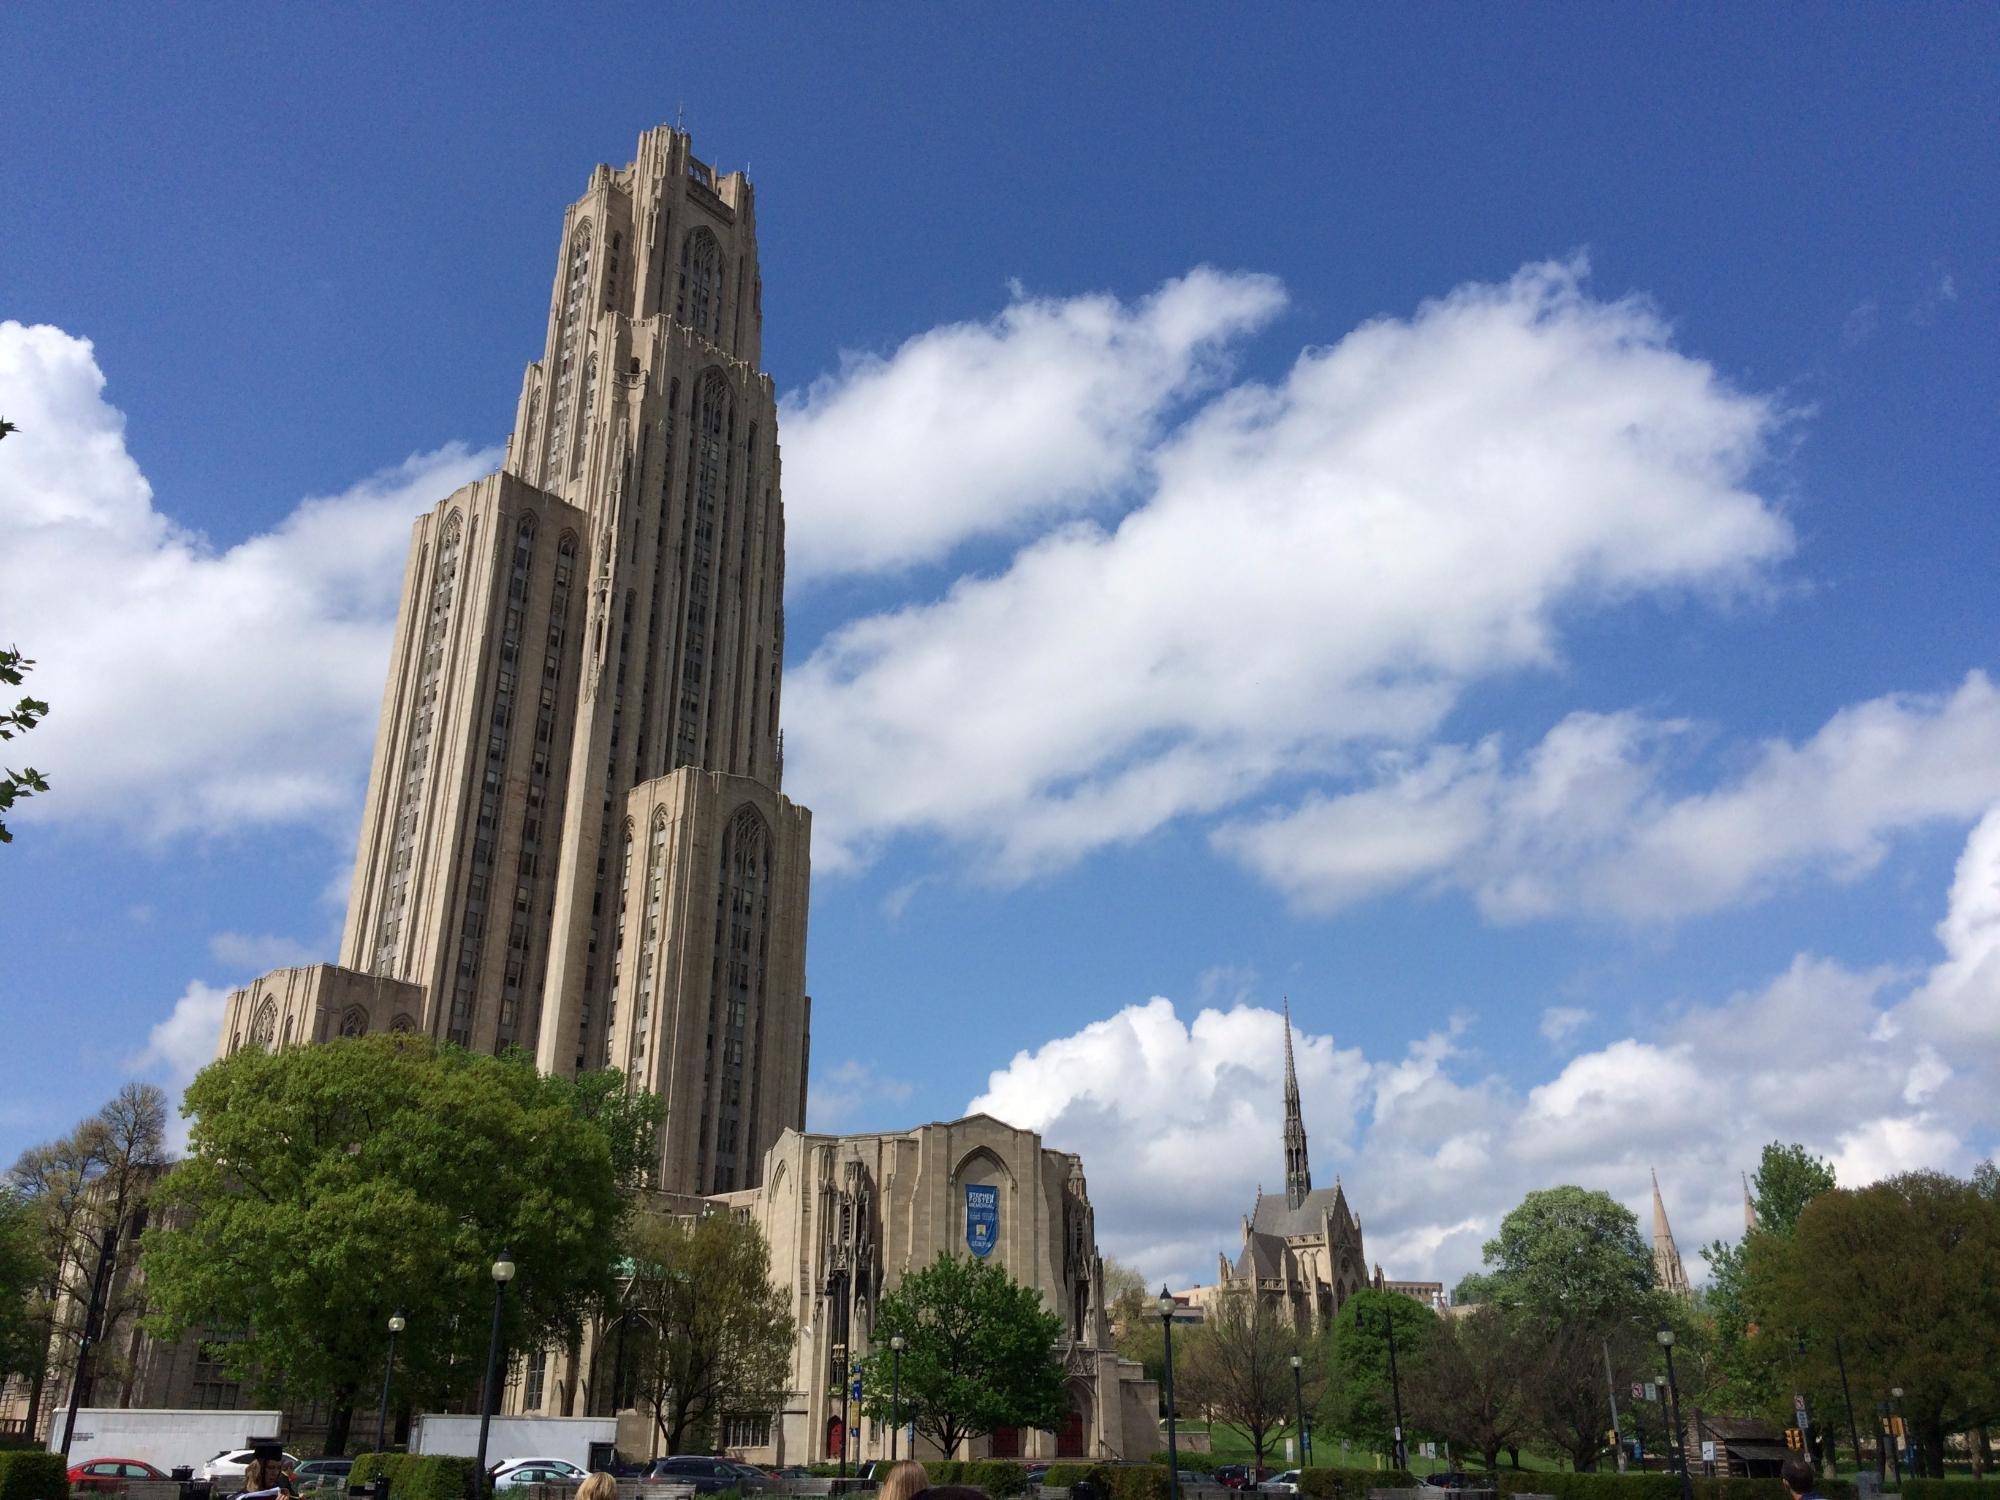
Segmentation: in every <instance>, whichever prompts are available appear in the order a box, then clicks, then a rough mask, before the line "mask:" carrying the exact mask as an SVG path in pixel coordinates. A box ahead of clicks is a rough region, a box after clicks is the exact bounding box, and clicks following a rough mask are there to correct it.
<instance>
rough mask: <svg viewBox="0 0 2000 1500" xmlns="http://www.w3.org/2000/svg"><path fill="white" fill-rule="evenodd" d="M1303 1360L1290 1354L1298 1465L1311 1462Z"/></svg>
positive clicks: (1305, 1464) (1303, 1466) (1304, 1465)
mask: <svg viewBox="0 0 2000 1500" xmlns="http://www.w3.org/2000/svg"><path fill="white" fill-rule="evenodd" d="M1302 1365H1303V1361H1302V1360H1300V1358H1299V1357H1298V1356H1297V1355H1296V1354H1294V1355H1293V1356H1292V1411H1293V1417H1294V1420H1295V1421H1296V1422H1297V1423H1298V1428H1299V1467H1300V1468H1301V1469H1303V1468H1306V1467H1307V1466H1309V1465H1310V1464H1311V1463H1312V1439H1311V1438H1309V1437H1307V1436H1306V1386H1305V1374H1304V1371H1303V1369H1302V1368H1301V1367H1302Z"/></svg>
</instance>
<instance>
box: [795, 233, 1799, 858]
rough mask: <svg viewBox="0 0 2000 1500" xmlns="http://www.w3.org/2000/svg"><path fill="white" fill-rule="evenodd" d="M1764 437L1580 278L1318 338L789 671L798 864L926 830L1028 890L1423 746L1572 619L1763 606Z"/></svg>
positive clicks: (1781, 545) (1656, 330) (1543, 655)
mask: <svg viewBox="0 0 2000 1500" xmlns="http://www.w3.org/2000/svg"><path fill="white" fill-rule="evenodd" d="M1781 418H1782V413H1780V412H1779V411H1778V409H1777V408H1776V407H1775V406H1774V404H1773V403H1772V402H1771V401H1770V400H1768V399H1766V398H1763V397H1760V396H1756V395H1752V394H1748V393H1744V392H1741V391H1738V390H1734V389H1732V388H1731V387H1730V386H1729V385H1728V384H1727V383H1725V382H1724V381H1723V380H1722V379H1721V378H1720V377H1718V375H1717V374H1716V372H1715V371H1714V370H1713V369H1712V368H1711V367H1710V366H1709V365H1707V364H1705V363H1703V362H1701V361H1700V360H1697V359H1694V358H1691V357H1689V356H1687V355H1685V354H1682V353H1680V352H1678V351H1677V350H1675V349H1674V348H1673V347H1672V345H1671V341H1670V338H1669V333H1668V329H1667V327H1666V324H1665V322H1664V321H1663V320H1662V319H1661V317H1660V316H1659V314H1658V313H1657V312H1656V311H1655V310H1654V309H1653V308H1652V307H1650V306H1649V305H1648V304H1646V303H1644V302H1643V301H1639V300H1634V299H1625V300H1620V301H1604V300H1599V299H1597V298H1593V297H1592V296H1590V295H1589V294H1588V292H1587V290H1586V289H1585V286H1584V270H1583V268H1582V267H1581V266H1580V265H1578V264H1573V263H1572V264H1549V265H1537V266H1531V267H1529V268H1527V269H1525V270H1523V271H1522V272H1521V273H1520V274H1519V275H1518V276H1516V277H1515V278H1514V279H1513V280H1511V281H1509V282H1507V283H1505V284H1503V285H1498V286H1487V285H1475V286H1466V287H1462V288H1460V289H1459V290H1457V291H1455V292H1453V293H1452V294H1451V295H1449V296H1447V297H1444V298H1441V299H1439V300H1437V301H1435V302H1431V303H1428V304H1426V305H1425V306H1423V307H1422V308H1421V309H1419V310H1418V312H1417V313H1416V314H1415V315H1414V316H1413V317H1411V318H1409V319H1382V320H1380V321H1377V322H1374V323H1371V324H1368V325H1367V326H1365V327H1362V328H1359V329H1357V330H1355V331H1354V332H1353V333H1351V334H1349V335H1348V336H1347V337H1346V338H1344V339H1342V340H1341V341H1340V342H1339V343H1338V344H1336V345H1334V346H1332V347H1330V348H1323V349H1310V350H1307V351H1306V352H1305V353H1303V354H1302V355H1301V356H1300V357H1299V359H1298V360H1297V362H1296V363H1295V364H1294V365H1293V366H1292V368H1291V369H1290V371H1289V372H1288V373H1287V375H1286V376H1285V377H1284V378H1283V379H1282V380H1281V381H1279V382H1277V383H1276V384H1274V385H1269V386H1266V385H1258V384H1239V385H1237V386H1235V387H1233V388H1232V389H1230V390H1228V391H1227V392H1225V393H1223V394H1222V395H1220V396H1218V397H1216V398H1215V399H1214V400H1212V401H1211V402H1210V403H1209V404H1208V405H1207V406H1206V407H1204V408H1203V409H1202V410H1201V411H1200V412H1198V413H1197V414H1196V415H1195V416H1193V417H1192V418H1190V419H1189V420H1188V421H1187V422H1185V423H1184V424H1183V425H1182V426H1181V427H1180V428H1178V429H1176V430H1175V431H1174V432H1173V433H1172V434H1171V435H1169V436H1168V437H1167V438H1166V439H1164V440H1163V441H1162V442H1161V443H1160V444H1158V445H1157V446H1156V448H1155V449H1154V451H1153V453H1152V455H1151V462H1150V470H1149V473H1150V487H1149V488H1148V490H1147V492H1146V493H1145V495H1144V497H1143V499H1142V500H1141V502H1140V503H1138V504H1137V505H1136V506H1135V508H1133V509H1132V510H1131V511H1130V512H1129V513H1127V514H1126V515H1125V516H1124V517H1123V519H1122V520H1120V521H1119V522H1118V524H1117V525H1116V526H1115V527H1112V528H1109V529H1107V528H1106V527H1104V526H1101V525H1099V524H1097V523H1095V522H1094V521H1092V520H1089V519H1078V520H1073V521H1071V522H1069V523H1067V524H1064V525H1060V526H1057V527H1056V528H1054V529H1053V530H1051V531H1049V532H1048V533H1047V534H1045V535H1043V536H1042V537H1040V538H1039V539H1037V540H1036V541H1034V542H1032V543H1031V544H1029V545H1027V546H1025V547H1023V548H1022V549H1021V550H1020V552H1019V553H1018V554H1017V555H1016V556H1015V557H1014V559H1013V560H1012V562H1011V564H1009V565H1008V566H1007V567H1006V568H1004V569H1003V570H1002V571H1000V572H999V573H997V574H995V575H992V576H988V577H968V578H962V579H960V580H959V581H958V583H957V584H955V585H954V586H953V587H952V588H951V590H950V591H949V592H948V593H947V594H946V595H945V596H944V597H943V598H941V599H937V600H935V601H933V602H930V603H927V604H919V605H913V606H911V607H908V608H904V609H899V610H895V611H892V612H888V613H881V614H876V615H871V616H867V617H864V618H861V619H857V620H854V621H852V622H850V623H849V624H847V625H845V626H844V627H842V628H841V629H839V630H837V631H835V632H834V633H833V634H832V635H831V636H830V637H829V638H828V639H827V640H826V641H824V642H823V643H822V644H821V645H820V647H819V648H818V649H816V650H815V651H814V652H813V653H812V655H811V656H810V658H809V659H808V660H807V661H806V662H805V663H804V664H803V665H802V666H801V667H799V668H798V669H796V670H795V671H794V672H793V673H792V674H791V678H790V681H789V683H788V688H787V708H788V711H789V713H790V715H791V720H792V723H793V725H794V726H795V732H794V735H793V738H792V740H791V741H790V744H791V746H792V749H793V759H792V761H791V764H790V766H789V767H788V769H789V770H790V772H791V775H792V777H793V785H795V786H797V787H798V788H799V789H800V792H801V794H802V795H803V796H804V798H805V800H807V801H808V802H809V803H811V804H812V805H813V807H814V808H815V812H816V819H815V825H814V828H815V834H816V847H815V854H816V856H818V859H819V863H820V864H821V866H822V867H832V866H836V865H838V864H839V863H841V862H842V861H848V862H852V861H853V860H855V859H857V858H863V857H866V856H867V854H868V853H869V852H870V851H871V850H872V849H874V848H875V847H877V846H879V844H880V843H881V842H882V841H884V840H886V839H888V838H890V837H893V836H894V835H896V834H898V833H901V832H906V831H924V832H930V833H940V834H943V835H945V836H947V837H949V838H952V839H956V840H960V841H963V842H966V843H969V844H973V845H976V846H978V847H979V848H980V849H981V851H982V852H983V853H984V854H985V855H986V856H987V857H986V858H985V859H984V861H983V862H982V863H983V868H985V869H986V870H988V871H990V872H991V873H992V874H993V875H994V876H995V877H996V878H999V879H1003V880H1004V879H1020V878H1023V877H1025V876H1028V875H1030V874H1033V873H1035V872H1037V871H1040V870H1043V869H1047V868H1050V867H1052V866H1056V865H1060V864H1061V863H1063V862H1065V861H1069V860H1072V859H1074V858H1076V857H1078V856H1079V855H1081V854H1083V853H1085V852H1087V851H1089V850H1091V849H1094V848H1097V847H1101V846H1103V845H1105V844H1108V843H1115V842H1119V841H1125V840H1131V839H1135V838H1138V837H1141V836H1143V835H1145V834H1146V833H1148V832H1150V831H1151V830H1153V829H1155V828H1158V827H1159V826H1160V825H1161V824H1163V823H1165V822H1167V821H1168V820H1170V819H1173V818H1176V817H1179V816H1183V815H1186V814H1190V813H1202V812H1207V811H1213V810H1217V809H1222V808H1226V807H1229V806H1231V805H1233V804H1235V803H1238V802H1240V801H1241V800H1242V799H1244V798H1245V797H1247V796H1250V795H1253V794H1254V793H1256V792H1257V791H1258V790H1259V789H1260V788H1261V787H1263V786H1265V785H1266V784H1268V783H1269V782H1270V781H1271V780H1272V778H1274V777H1276V776H1279V775H1281V774H1299V773H1311V772H1314V771H1320V770H1326V769H1329V768H1338V767H1339V766H1341V765H1343V764H1345V763H1346V762H1347V760H1348V759H1349V758H1350V757H1351V756H1352V755H1353V754H1354V753H1355V752H1356V749H1357V747H1365V746H1369V745H1380V744H1384V743H1387V744H1410V743H1415V742H1418V741H1420V740H1421V739H1422V738H1423V737H1424V736H1426V735H1428V734H1430V733H1431V732H1432V731H1433V730H1434V729H1435V727H1436V725H1437V724H1438V722H1439V720H1440V718H1441V717H1442V715H1443V714H1444V713H1445V712H1446V711H1447V710H1448V709H1449V708H1450V707H1451V705H1452V704H1453V703H1454V702H1455V701H1456V699H1457V696H1458V694H1459V692H1460V691H1461V689H1462V688H1463V687H1464V686H1465V685H1466V684H1468V683H1470V682H1472V681H1474V680H1477V679H1481V678H1486V677H1490V676H1493V675H1495V674H1500V673H1507V672H1513V671H1518V670H1521V669H1527V668H1538V667H1546V666H1548V665H1550V664H1552V663H1554V662H1555V661H1557V660H1558V659H1559V657H1560V647H1561V642H1560V638H1559V632H1558V628H1557V620H1558V617H1559V616H1560V617H1561V618H1564V619H1573V618H1575V617H1576V616H1577V615H1579V614H1580V613H1582V612H1584V611H1586V610H1588V609H1589V608H1592V607H1604V606H1607V605H1609V604H1612V603H1614V602H1615V601H1618V600H1622V599H1625V598H1629V597H1631V596H1633V595H1635V594H1639V593H1645V592H1655V591H1661V590H1690V589H1700V590H1723V589H1734V588H1742V587H1755V586H1757V584H1758V582H1759V580H1760V579H1761V577H1762V572H1763V570H1764V569H1766V568H1767V567H1768V566H1769V565H1770V564H1772V563H1773V562H1775V561H1776V560H1778V559H1780V558H1782V557H1784V556H1785V555H1786V554H1787V553H1788V551H1789V549H1790V547H1791V541H1792V538H1791V532H1790V530H1789V528H1788V526H1787V525H1786V523H1785V521H1784V520H1783V519H1782V518H1781V517H1780V516H1779V515H1778V514H1777V513H1776V511H1775V510H1774V509H1773V507H1772V506H1770V505H1769V504H1767V503H1766V502H1765V501H1764V500H1763V499H1761V498H1760V497H1759V495H1758V494H1757V493H1755V491H1754V490H1753V488H1752V487H1751V486H1752V484H1753V482H1754V478H1755V475H1756V472H1757V470H1758V467H1759V465H1760V462H1761V460H1762V458H1763V456H1764V452H1765V446H1766V442H1767V440H1768V438H1769V436H1770V434H1771V432H1772V430H1773V428H1774V425H1775V424H1776V423H1778V422H1779V421H1780V420H1781ZM790 473H791V471H790V470H788V478H789V475H790ZM885 767H894V771H893V774H885V773H884V770H883V768H885ZM1439 837H1440V838H1443V839H1448V838H1449V837H1450V831H1449V830H1448V829H1446V830H1442V831H1441V832H1440V834H1439Z"/></svg>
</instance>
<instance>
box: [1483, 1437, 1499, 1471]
mask: <svg viewBox="0 0 2000 1500" xmlns="http://www.w3.org/2000/svg"><path fill="white" fill-rule="evenodd" d="M1479 1456H1480V1457H1481V1458H1483V1459H1485V1460H1486V1472H1487V1473H1489V1474H1497V1473H1499V1472H1500V1445H1499V1444H1498V1443H1495V1444H1494V1445H1493V1446H1492V1447H1491V1448H1482V1449H1480V1450H1479Z"/></svg>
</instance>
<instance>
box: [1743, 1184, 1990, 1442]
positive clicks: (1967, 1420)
mask: <svg viewBox="0 0 2000 1500" xmlns="http://www.w3.org/2000/svg"><path fill="white" fill-rule="evenodd" d="M1744 1289H1745V1299H1746V1304H1747V1306H1748V1308H1749V1310H1750V1314H1751V1317H1752V1319H1753V1320H1754V1322H1755V1323H1756V1325H1757V1328H1758V1332H1757V1334H1756V1335H1755V1338H1754V1340H1753V1342H1754V1343H1757V1344H1763V1345H1765V1346H1766V1347H1767V1348H1770V1349H1776V1350H1781V1351H1785V1353H1784V1357H1786V1358H1788V1359H1791V1360H1795V1361H1796V1363H1797V1368H1798V1369H1799V1371H1800V1374H1801V1378H1802V1379H1805V1380H1809V1381H1811V1382H1813V1384H1814V1385H1815V1386H1817V1387H1819V1388H1821V1389H1828V1390H1832V1389H1838V1388H1839V1387H1838V1380H1839V1375H1838V1372H1837V1371H1836V1369H1835V1368H1834V1346H1833V1340H1834V1337H1835V1336H1836V1335H1838V1336H1839V1338H1840V1341H1841V1345H1842V1347H1843V1349H1844V1351H1845V1353H1846V1357H1847V1367H1848V1375H1849V1377H1850V1379H1851V1381H1852V1385H1853V1389H1854V1393H1855V1400H1856V1403H1857V1404H1858V1405H1863V1406H1864V1408H1865V1405H1866V1403H1867V1396H1868V1393H1870V1392H1877V1393H1884V1392H1887V1391H1888V1390H1889V1388H1890V1387H1891V1386H1900V1387H1902V1389H1903V1402H1902V1406H1903V1412H1904V1415H1905V1417H1906V1418H1907V1420H1908V1421H1909V1424H1910V1427H1911V1430H1912V1432H1913V1433H1914V1435H1915V1437H1916V1441H1917V1444H1918V1447H1919V1449H1920V1451H1921V1453H1922V1455H1923V1462H1924V1466H1925V1468H1926V1469H1927V1471H1928V1472H1930V1473H1931V1474H1932V1475H1933V1476H1941V1475H1942V1472H1943V1454H1944V1439H1945V1436H1946V1434H1948V1433H1955V1432H1962V1431H1964V1430H1966V1429H1967V1428H1970V1427H1978V1426H1984V1425H1986V1424H1988V1423H1991V1422H1993V1421H1995V1420H2000V1360H1996V1359H1995V1358H1994V1354H1993V1351H1994V1350H1995V1349H1996V1348H2000V1201H1996V1200H1995V1199H1994V1198H1992V1197H1989V1196H1988V1195H1987V1194H1986V1193H1984V1192H1982V1191H1981V1189H1980V1187H1979V1186H1978V1184H1976V1183H1973V1182H1965V1181H1960V1180H1959V1179H1957V1178H1952V1177H1946V1176H1943V1175H1940V1174H1938V1173H1934V1172H1909V1173H1904V1174H1903V1175H1901V1176H1898V1177H1891V1178H1888V1179H1886V1180H1884V1181H1882V1182H1878V1183H1874V1184H1872V1185H1871V1186H1869V1187H1865V1188H1858V1189H1846V1188H1835V1189H1833V1190H1831V1191H1826V1192H1821V1193H1819V1194H1817V1195H1815V1196H1813V1197H1812V1198H1811V1199H1810V1201H1808V1202H1807V1203H1806V1204H1805V1207H1804V1209H1803V1211H1802V1212H1800V1214H1799V1215H1798V1218H1797V1221H1796V1223H1795V1224H1794V1225H1793V1226H1792V1230H1791V1233H1790V1234H1788V1235H1787V1234H1763V1233H1760V1234H1756V1235H1752V1236H1751V1237H1750V1242H1749V1246H1748V1252H1747V1258H1746V1263H1745V1267H1744ZM1801 1341H1802V1346H1801ZM1877 1399H1880V1397H1879V1396H1878V1397H1877Z"/></svg>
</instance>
